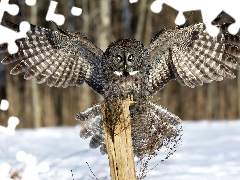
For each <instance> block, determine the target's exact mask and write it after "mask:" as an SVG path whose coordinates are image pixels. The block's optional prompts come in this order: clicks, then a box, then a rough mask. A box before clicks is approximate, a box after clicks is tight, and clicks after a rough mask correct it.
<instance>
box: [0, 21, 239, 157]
mask: <svg viewBox="0 0 240 180" xmlns="http://www.w3.org/2000/svg"><path fill="white" fill-rule="evenodd" d="M217 20H218V19H217ZM3 25H5V26H7V27H9V28H12V29H14V30H16V31H17V30H18V29H19V27H18V25H16V24H13V23H10V22H4V23H3ZM229 25H230V24H229V23H226V24H222V25H219V24H217V23H216V26H218V27H219V29H220V33H219V35H218V36H217V37H215V38H213V37H211V36H209V35H208V33H207V31H206V28H205V26H204V24H203V23H198V24H194V25H190V26H188V27H184V26H177V27H175V28H163V29H161V30H160V31H159V32H158V33H157V34H156V35H155V37H154V38H153V39H152V40H151V42H150V45H149V47H148V48H147V47H145V46H144V45H143V44H142V43H141V42H139V41H137V40H135V39H122V40H117V41H115V42H113V43H111V44H110V45H109V47H108V48H107V50H106V51H105V52H103V51H102V50H101V49H99V48H98V47H96V46H95V45H94V44H93V43H92V42H91V41H90V40H88V39H87V38H86V37H84V36H83V35H81V34H80V33H79V32H75V33H71V32H69V31H65V30H62V29H61V28H59V27H57V29H58V31H52V30H50V29H46V28H42V27H37V26H34V25H31V30H30V31H28V32H27V37H26V38H24V39H20V40H17V41H16V43H17V45H18V47H19V48H20V50H19V52H17V53H16V54H10V55H8V56H7V57H5V58H4V59H3V60H2V63H4V64H9V63H12V62H15V61H18V60H21V62H20V63H19V64H17V65H16V66H15V67H14V68H13V69H12V71H11V73H12V74H14V75H15V74H19V73H22V72H25V76H24V78H25V79H27V80H29V79H33V78H35V80H36V82H37V83H43V82H47V84H48V85H49V86H56V87H60V86H62V87H68V86H80V85H81V84H82V83H83V82H86V83H87V84H88V85H89V86H90V87H91V88H92V89H93V90H94V91H95V92H96V93H99V94H101V95H102V96H103V97H104V99H105V101H114V100H115V99H117V98H120V99H125V98H127V97H128V96H129V95H130V96H132V97H133V100H134V101H136V104H135V105H134V106H132V107H131V123H132V139H133V148H134V153H135V155H136V156H141V154H142V152H143V150H144V151H147V154H154V151H155V150H158V149H160V148H161V147H162V146H166V147H167V146H168V145H169V143H170V142H173V141H174V142H175V143H177V140H176V138H177V137H179V136H180V131H181V130H180V128H179V123H180V122H181V120H180V119H179V117H177V116H176V115H174V114H173V113H170V112H168V111H167V109H165V108H163V107H161V106H159V105H157V104H154V103H152V102H150V101H149V99H150V98H151V97H152V96H153V95H154V94H155V93H157V92H158V91H160V90H161V89H162V88H163V87H164V86H165V85H166V84H167V83H168V82H169V81H171V80H177V81H178V82H179V83H180V84H181V85H183V86H189V87H191V88H193V87H195V86H201V85H203V83H210V82H212V81H213V80H216V81H220V80H222V79H223V77H227V78H234V77H235V75H234V74H233V72H232V71H231V70H230V68H232V69H239V68H240V63H239V57H240V48H239V46H240V37H239V36H238V35H231V34H229V33H228V32H227V27H228V26H229ZM6 50H7V45H6V44H3V45H1V46H0V52H5V51H6ZM101 109H102V104H98V105H96V106H93V107H91V108H90V109H88V110H86V111H83V112H81V113H79V114H77V116H76V119H77V120H81V121H85V120H88V119H89V120H88V121H87V123H86V125H85V127H84V128H83V129H82V130H81V132H80V136H81V137H82V138H89V137H91V141H90V147H92V148H97V147H99V146H100V150H101V152H102V153H103V154H105V153H106V146H105V143H104V135H103V121H102V118H101ZM175 140H176V141H175Z"/></svg>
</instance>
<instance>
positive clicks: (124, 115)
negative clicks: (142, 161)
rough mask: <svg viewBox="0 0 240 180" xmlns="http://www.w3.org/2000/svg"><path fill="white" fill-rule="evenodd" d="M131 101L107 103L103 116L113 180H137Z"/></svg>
mask: <svg viewBox="0 0 240 180" xmlns="http://www.w3.org/2000/svg"><path fill="white" fill-rule="evenodd" d="M131 103H133V102H132V101H130V99H127V100H117V101H116V102H115V103H112V104H109V103H108V102H105V104H104V107H103V110H102V114H103V121H104V123H103V124H104V136H105V143H106V149H107V152H108V159H109V166H110V176H111V179H112V180H136V171H135V165H134V154H133V147H132V138H131V120H130V112H129V106H130V105H131Z"/></svg>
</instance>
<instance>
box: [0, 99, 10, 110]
mask: <svg viewBox="0 0 240 180" xmlns="http://www.w3.org/2000/svg"><path fill="white" fill-rule="evenodd" d="M8 108H9V102H8V101H7V100H6V99H2V100H1V103H0V110H2V111H6V110H8Z"/></svg>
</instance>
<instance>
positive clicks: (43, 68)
mask: <svg viewBox="0 0 240 180" xmlns="http://www.w3.org/2000/svg"><path fill="white" fill-rule="evenodd" d="M2 24H3V25H4V26H6V27H8V28H11V29H13V30H15V31H19V25H17V24H14V23H11V22H8V21H4V22H3V23H2ZM57 29H58V31H52V30H50V29H47V28H43V27H38V26H34V25H31V29H30V30H29V31H28V32H27V37H26V38H22V39H19V40H17V41H16V44H17V46H18V48H19V51H18V52H17V53H16V54H9V55H7V56H6V57H5V58H4V59H3V60H2V63H3V64H9V63H13V62H15V61H18V60H21V62H19V63H18V64H17V65H16V66H15V67H14V68H13V69H12V70H11V74H13V75H16V74H19V73H22V72H25V76H24V78H25V79H27V80H29V79H33V78H35V80H36V82H37V83H43V82H47V85H49V86H55V87H61V86H62V87H68V86H80V85H81V84H83V82H86V83H87V84H88V85H89V86H90V87H91V88H92V89H93V90H94V91H95V92H97V93H99V94H102V87H103V86H102V81H101V73H100V72H99V71H100V67H99V64H100V58H101V56H102V54H103V51H102V50H101V49H99V48H98V47H96V46H95V45H94V44H93V43H92V42H91V41H90V40H88V39H87V38H86V37H84V36H83V35H81V34H80V33H78V32H75V33H71V32H69V31H64V30H62V29H60V28H59V27H57ZM0 52H7V44H2V45H0Z"/></svg>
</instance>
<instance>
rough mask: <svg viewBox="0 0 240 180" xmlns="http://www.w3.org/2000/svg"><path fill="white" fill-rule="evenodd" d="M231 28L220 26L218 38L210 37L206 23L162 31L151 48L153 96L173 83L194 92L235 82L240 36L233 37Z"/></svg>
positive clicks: (154, 39) (153, 41)
mask: <svg viewBox="0 0 240 180" xmlns="http://www.w3.org/2000/svg"><path fill="white" fill-rule="evenodd" d="M229 25H230V24H229V23H226V24H223V25H217V26H218V27H219V28H220V33H219V35H218V36H217V37H215V38H213V37H211V36H210V35H209V34H208V33H207V31H206V28H205V25H204V24H203V23H198V24H194V25H191V26H188V27H184V28H181V27H176V28H163V29H161V30H160V31H159V32H158V33H157V34H156V36H155V37H154V38H153V39H152V40H151V42H150V46H149V53H150V62H151V68H152V69H151V71H150V74H149V82H151V84H149V92H150V94H154V93H156V92H157V91H159V90H161V89H162V88H163V87H164V86H165V85H166V84H167V83H168V82H169V81H171V80H177V81H178V82H179V83H180V84H181V85H183V86H189V87H191V88H194V87H195V86H201V85H202V84H203V83H210V82H212V81H213V80H216V81H221V80H222V79H223V77H227V78H234V77H235V75H234V74H233V72H232V71H231V70H230V69H229V68H232V69H240V62H239V58H240V48H239V46H240V36H238V35H231V34H229V33H228V32H227V27H228V26H229Z"/></svg>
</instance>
